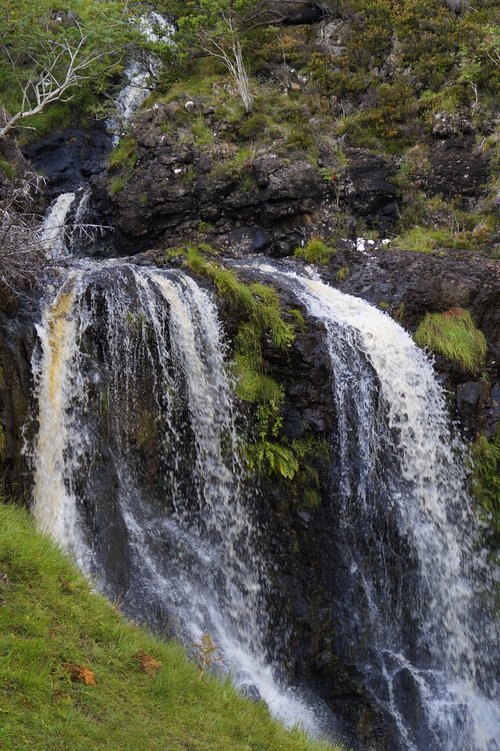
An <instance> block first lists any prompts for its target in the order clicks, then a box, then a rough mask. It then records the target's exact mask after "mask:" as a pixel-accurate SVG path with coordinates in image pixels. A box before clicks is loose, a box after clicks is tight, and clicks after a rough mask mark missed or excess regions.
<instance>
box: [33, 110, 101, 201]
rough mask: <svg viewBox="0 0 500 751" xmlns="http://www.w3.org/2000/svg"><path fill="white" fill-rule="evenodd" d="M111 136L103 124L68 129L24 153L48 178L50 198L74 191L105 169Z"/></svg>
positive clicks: (43, 140) (41, 141)
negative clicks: (87, 127) (86, 127)
mask: <svg viewBox="0 0 500 751" xmlns="http://www.w3.org/2000/svg"><path fill="white" fill-rule="evenodd" d="M110 150H111V136H110V134H109V133H108V132H107V131H106V130H105V127H104V125H103V124H97V125H95V126H94V127H93V128H89V129H84V128H67V129H65V130H62V131H59V132H58V133H54V134H53V135H50V136H47V137H46V138H43V139H41V140H39V141H36V142H35V143H33V144H31V145H29V146H27V147H26V148H25V149H24V155H25V156H26V157H27V158H28V159H29V160H30V162H31V163H32V165H33V166H34V167H35V168H36V170H37V171H38V172H40V173H41V174H42V175H44V176H45V177H46V178H47V180H48V185H47V188H46V190H45V195H46V198H47V199H48V200H50V199H51V198H53V197H55V196H57V195H59V194H60V193H66V192H73V191H75V190H76V189H77V188H78V187H79V186H80V185H81V184H82V183H83V182H86V181H87V180H89V178H90V177H92V176H93V175H97V174H98V173H99V172H102V170H103V169H104V168H105V165H106V159H107V157H108V154H109V152H110Z"/></svg>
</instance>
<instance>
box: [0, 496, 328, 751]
mask: <svg viewBox="0 0 500 751" xmlns="http://www.w3.org/2000/svg"><path fill="white" fill-rule="evenodd" d="M0 574H1V576H0V602H1V603H2V606H1V607H0V640H1V643H2V650H1V655H0V707H1V715H2V721H1V723H0V745H2V746H3V747H5V748H6V749H9V751H26V749H36V751H66V750H67V749H71V751H88V750H89V749H113V751H137V750H138V749H169V751H181V749H188V748H189V749H190V751H282V750H283V749H286V751H320V749H323V750H324V751H327V748H330V747H327V746H325V745H323V744H319V743H316V742H314V741H310V740H308V739H307V738H306V737H305V735H304V734H303V733H301V732H300V731H298V730H296V731H286V730H285V729H284V728H283V727H281V726H280V725H279V724H278V723H277V722H276V721H274V720H273V719H272V718H271V717H270V715H269V712H268V710H267V708H266V707H265V705H264V703H263V702H257V703H256V702H251V701H248V700H245V699H243V698H242V697H241V696H239V695H238V694H237V693H236V691H235V690H234V688H233V687H232V686H231V684H230V682H229V681H227V680H226V681H222V680H220V679H218V678H216V677H214V676H213V675H210V674H209V673H208V672H205V674H204V676H203V678H202V679H200V670H199V668H198V667H197V666H196V665H195V664H194V663H193V662H190V661H189V660H188V659H187V657H186V654H185V652H184V650H183V649H182V648H181V647H180V646H179V645H178V644H176V643H174V642H166V641H163V640H161V639H160V638H156V637H154V636H152V635H151V634H149V633H148V632H147V631H146V630H145V629H141V628H139V627H138V626H136V625H133V624H130V623H127V622H126V621H125V620H124V618H123V617H122V616H121V615H120V613H119V612H118V609H117V608H116V607H113V606H112V605H111V604H110V603H108V602H107V601H106V600H105V599H104V598H103V597H101V596H99V595H96V594H94V593H93V592H92V591H91V585H90V583H88V582H87V581H85V580H84V579H83V577H82V576H81V575H80V574H79V573H77V571H76V570H75V568H74V566H73V565H72V563H71V562H70V561H69V559H68V558H67V557H66V556H64V555H63V554H62V553H61V552H60V551H58V550H57V549H56V548H55V546H54V545H53V544H52V543H51V542H50V541H49V540H48V539H47V538H45V537H43V536H42V535H40V534H39V533H37V532H35V530H34V528H33V523H32V520H31V519H30V517H29V516H28V514H27V513H26V512H25V511H23V510H21V509H19V508H16V507H14V506H5V505H0ZM215 646H217V645H215ZM140 653H145V654H146V655H150V656H151V657H153V658H154V659H155V660H157V661H158V662H159V670H158V672H157V673H156V674H155V675H147V674H146V673H145V672H144V671H143V670H142V669H141V665H140V662H139V660H138V659H137V656H138V655H139V654H140ZM71 665H74V666H81V667H85V668H87V669H88V670H90V671H92V673H93V674H94V676H95V680H96V685H85V684H84V683H81V682H78V681H72V680H71V677H70V666H71Z"/></svg>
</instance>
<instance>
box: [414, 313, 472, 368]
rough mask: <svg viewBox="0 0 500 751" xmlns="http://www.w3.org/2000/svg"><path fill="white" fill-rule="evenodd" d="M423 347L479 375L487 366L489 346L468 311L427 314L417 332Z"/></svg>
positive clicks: (417, 338)
mask: <svg viewBox="0 0 500 751" xmlns="http://www.w3.org/2000/svg"><path fill="white" fill-rule="evenodd" d="M415 342H416V343H417V344H418V346H419V347H428V348H429V349H432V350H433V351H434V352H438V353H439V354H440V355H444V356H445V357H447V358H448V359H449V360H452V361H453V362H455V363H457V365H460V367H461V368H463V369H464V370H467V371H470V372H471V373H477V372H478V371H479V370H480V369H481V367H482V366H483V365H484V361H485V358H486V350H487V344H486V340H485V338H484V335H483V333H482V332H481V331H479V329H477V328H476V326H475V325H474V321H473V320H472V318H471V315H470V313H469V312H468V311H466V310H464V309H463V308H451V310H448V311H447V312H446V313H427V314H426V316H425V318H424V319H423V321H422V322H421V323H420V325H419V327H418V329H417V330H416V332H415Z"/></svg>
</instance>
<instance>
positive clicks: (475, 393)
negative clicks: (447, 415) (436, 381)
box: [457, 381, 490, 433]
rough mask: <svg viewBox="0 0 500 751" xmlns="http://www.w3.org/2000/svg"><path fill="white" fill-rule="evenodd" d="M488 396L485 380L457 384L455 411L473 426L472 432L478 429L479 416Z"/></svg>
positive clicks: (488, 387) (488, 389) (488, 390)
mask: <svg viewBox="0 0 500 751" xmlns="http://www.w3.org/2000/svg"><path fill="white" fill-rule="evenodd" d="M489 396H490V385H489V383H488V382H487V381H468V382H467V383H461V384H459V385H458V386H457V411H458V414H459V415H460V418H461V420H462V421H463V422H464V423H465V424H466V425H468V426H471V427H473V428H474V429H475V430H474V433H475V432H476V431H477V430H478V429H479V416H480V415H481V413H482V411H483V410H484V408H485V406H486V404H487V402H488V399H489Z"/></svg>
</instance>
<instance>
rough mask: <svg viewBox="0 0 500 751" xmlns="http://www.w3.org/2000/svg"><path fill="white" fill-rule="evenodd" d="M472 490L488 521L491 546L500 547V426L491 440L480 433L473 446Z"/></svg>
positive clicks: (496, 549)
mask: <svg viewBox="0 0 500 751" xmlns="http://www.w3.org/2000/svg"><path fill="white" fill-rule="evenodd" d="M472 467H473V474H472V490H473V493H474V499H475V501H476V503H477V505H478V508H479V510H480V515H481V517H482V519H483V520H484V522H485V523H486V525H487V527H488V530H489V533H490V536H491V547H492V548H493V550H494V551H495V552H497V553H498V551H499V549H500V427H499V428H498V429H497V432H496V435H495V437H494V438H493V439H492V440H491V441H489V440H488V439H487V438H486V436H484V435H480V436H479V437H478V438H477V439H476V441H475V443H474V444H473V446H472Z"/></svg>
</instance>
